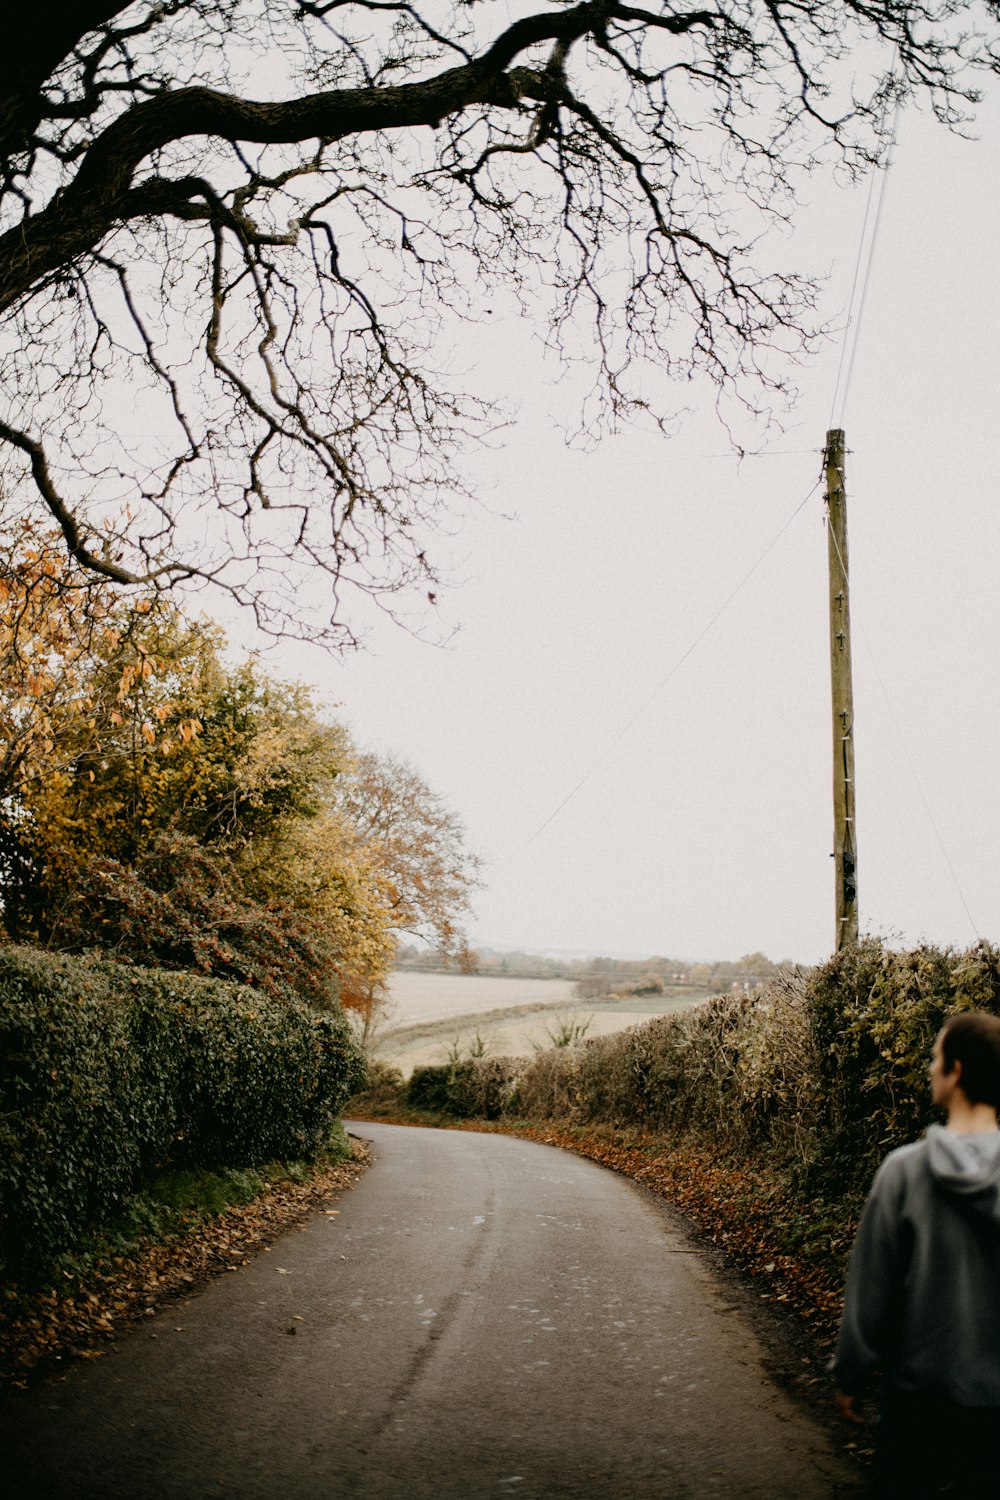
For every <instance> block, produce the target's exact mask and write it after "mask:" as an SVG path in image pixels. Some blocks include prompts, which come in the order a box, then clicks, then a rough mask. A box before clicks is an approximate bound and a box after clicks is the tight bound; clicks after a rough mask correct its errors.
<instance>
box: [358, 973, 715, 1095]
mask: <svg viewBox="0 0 1000 1500" xmlns="http://www.w3.org/2000/svg"><path fill="white" fill-rule="evenodd" d="M704 998H705V995H703V994H692V993H690V992H687V993H683V994H670V993H669V992H668V993H667V994H665V995H644V996H641V997H632V998H630V999H627V1000H606V999H605V1000H596V1001H589V1002H588V1001H583V1000H577V999H576V997H575V995H574V983H573V981H572V980H570V979H508V978H502V977H499V976H498V977H493V976H490V977H488V978H484V977H483V976H482V975H475V974H473V975H464V974H426V973H416V972H407V971H400V972H397V973H396V974H394V975H393V976H392V982H391V985H390V990H389V1006H388V1008H387V1011H386V1014H385V1017H384V1019H383V1021H382V1024H381V1025H380V1026H379V1028H378V1031H377V1033H376V1038H375V1043H374V1046H373V1049H372V1050H373V1052H374V1054H375V1056H376V1057H378V1058H380V1059H382V1060H383V1061H385V1062H389V1063H392V1064H393V1065H394V1066H395V1067H397V1068H400V1069H401V1070H402V1071H403V1073H404V1074H405V1075H407V1076H408V1075H409V1074H410V1073H412V1071H413V1069H414V1068H417V1067H423V1066H426V1065H427V1064H433V1063H443V1062H447V1061H448V1058H449V1055H451V1054H453V1053H454V1051H455V1050H456V1049H457V1050H458V1051H459V1052H460V1053H461V1055H462V1056H468V1055H469V1054H470V1053H471V1052H472V1050H473V1049H474V1048H476V1047H477V1045H478V1043H477V1038H479V1039H481V1041H482V1042H483V1043H484V1044H485V1047H486V1052H487V1054H488V1055H489V1056H491V1057H530V1056H531V1054H532V1053H533V1052H534V1051H535V1050H536V1049H538V1048H540V1047H551V1046H552V1044H553V1035H559V1034H560V1033H561V1031H562V1029H563V1028H564V1027H573V1026H579V1027H583V1026H585V1027H586V1031H585V1036H586V1038H588V1039H589V1038H591V1037H596V1036H607V1035H609V1034H610V1033H612V1032H615V1031H623V1030H625V1029H626V1028H627V1027H629V1026H637V1025H639V1023H640V1022H642V1021H648V1020H649V1019H650V1018H651V1017H652V1016H660V1015H668V1014H669V1013H670V1012H671V1011H675V1010H679V1009H683V1008H684V1007H686V1006H688V1005H690V1004H692V1003H693V1001H695V1000H697V999H704Z"/></svg>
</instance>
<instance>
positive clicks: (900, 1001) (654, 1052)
mask: <svg viewBox="0 0 1000 1500" xmlns="http://www.w3.org/2000/svg"><path fill="white" fill-rule="evenodd" d="M971 1007H976V1008H981V1009H984V1010H988V1011H991V1012H993V1013H994V1014H1000V950H998V949H997V948H994V947H992V946H990V945H989V944H987V943H980V944H978V945H977V946H976V947H974V948H971V949H969V950H968V951H966V952H962V953H955V952H953V951H951V950H941V949H937V948H932V947H922V948H918V949H916V950H915V951H913V952H904V953H899V952H893V951H891V950H889V949H886V948H884V947H883V945H882V944H881V943H880V942H878V941H877V940H874V939H868V940H865V941H864V942H862V943H861V944H859V945H858V946H857V947H855V948H852V949H849V950H847V951H845V952H843V953H840V954H837V955H835V956H834V957H833V958H831V959H830V960H829V961H828V962H827V963H826V964H823V965H821V966H820V967H819V968H816V969H814V970H812V971H811V972H808V973H804V974H803V973H796V972H784V973H779V974H777V975H775V976H774V977H773V978H770V979H768V980H766V981H765V982H764V983H763V984H762V985H760V986H759V987H758V988H757V989H755V990H752V991H749V992H741V993H738V994H733V995H723V996H719V997H718V998H716V999H714V1000H709V1001H706V1002H704V1003H702V1004H696V1005H693V1006H691V1007H690V1008H689V1009H687V1010H684V1011H679V1012H676V1013H675V1014H673V1015H670V1016H663V1017H659V1018H657V1019H655V1020H651V1021H648V1022H646V1023H645V1024H644V1025H641V1026H636V1027H634V1028H632V1029H631V1030H629V1031H622V1032H617V1033H615V1034H612V1035H610V1036H606V1037H598V1038H595V1039H593V1040H591V1041H585V1042H583V1043H582V1044H579V1045H577V1046H574V1047H571V1048H552V1049H550V1050H548V1051H545V1052H541V1053H538V1054H536V1056H534V1057H533V1058H522V1059H517V1060H514V1059H509V1058H507V1059H505V1058H499V1059H496V1058H491V1059H486V1060H483V1061H477V1060H469V1061H466V1062H463V1063H461V1064H459V1065H457V1066H456V1067H452V1068H451V1069H447V1068H439V1069H420V1070H418V1073H415V1074H414V1076H413V1079H412V1080H411V1084H410V1093H409V1101H408V1102H409V1103H411V1104H412V1105H416V1104H417V1101H418V1098H419V1099H420V1101H421V1102H420V1106H419V1107H422V1108H427V1109H440V1110H442V1111H444V1112H446V1113H450V1114H454V1115H467V1116H474V1115H476V1114H479V1115H481V1116H482V1115H485V1116H486V1117H488V1118H495V1115H493V1114H491V1113H488V1111H487V1110H486V1109H485V1108H478V1107H476V1101H477V1099H478V1098H479V1094H478V1093H477V1090H479V1091H481V1093H482V1097H483V1098H484V1099H485V1100H486V1101H487V1102H488V1104H489V1110H490V1111H492V1110H493V1109H499V1110H501V1111H502V1112H503V1113H505V1114H507V1115H508V1116H510V1117H519V1118H522V1119H530V1120H543V1119H552V1120H559V1121H561V1122H564V1123H567V1124H570V1125H591V1124H594V1125H597V1124H600V1125H610V1126H612V1127H615V1128H638V1129H641V1130H644V1131H649V1132H650V1133H652V1134H655V1135H661V1136H665V1137H667V1138H669V1139H670V1140H672V1141H677V1142H688V1143H691V1144H694V1145H698V1146H700V1147H704V1148H705V1149H707V1150H709V1151H710V1152H712V1153H713V1154H714V1155H716V1156H719V1155H725V1156H728V1157H729V1158H731V1159H741V1160H743V1161H746V1162H749V1161H754V1162H756V1163H758V1164H759V1165H761V1166H762V1167H766V1168H767V1169H768V1170H777V1171H778V1172H779V1173H780V1174H781V1175H782V1176H783V1178H784V1179H785V1180H786V1181H787V1182H788V1184H789V1191H790V1193H792V1194H793V1195H794V1196H795V1197H797V1198H798V1199H799V1200H800V1201H801V1202H802V1203H808V1202H810V1201H813V1200H825V1201H827V1202H834V1201H837V1202H842V1203H843V1204H844V1205H845V1207H846V1209H847V1210H849V1211H853V1207H854V1206H856V1204H857V1202H858V1201H859V1199H860V1197H861V1196H862V1195H863V1193H864V1191H865V1190H866V1189H867V1186H868V1184H869V1182H870V1180H871V1177H872V1174H873V1172H874V1171H875V1168H876V1167H877V1165H878V1163H879V1161H880V1160H881V1158H882V1157H883V1156H884V1155H885V1153H886V1151H888V1150H890V1149H891V1148H892V1147H893V1146H897V1145H900V1144H902V1143H903V1142H904V1141H907V1140H912V1139H914V1137H915V1136H917V1135H919V1134H920V1132H921V1131H922V1130H923V1129H924V1128H925V1127H926V1125H927V1124H928V1123H929V1121H930V1119H931V1108H930V1101H929V1095H928V1088H927V1068H928V1061H929V1058H930V1051H931V1047H932V1044H933V1040H934V1036H935V1034H936V1032H937V1031H938V1029H939V1028H940V1026H941V1024H942V1022H943V1020H944V1018H945V1016H946V1015H947V1014H949V1013H950V1012H951V1011H954V1010H959V1009H968V1008H971ZM418 1074H420V1075H425V1076H421V1077H418ZM496 1080H502V1084H500V1085H499V1086H498V1085H497V1082H496Z"/></svg>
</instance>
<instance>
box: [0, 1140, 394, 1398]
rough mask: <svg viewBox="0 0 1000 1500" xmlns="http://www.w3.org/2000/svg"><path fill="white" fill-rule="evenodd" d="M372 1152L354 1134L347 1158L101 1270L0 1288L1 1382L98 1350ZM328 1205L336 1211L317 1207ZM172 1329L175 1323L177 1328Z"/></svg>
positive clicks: (343, 1178)
mask: <svg viewBox="0 0 1000 1500" xmlns="http://www.w3.org/2000/svg"><path fill="white" fill-rule="evenodd" d="M369 1160H370V1156H369V1152H368V1150H367V1148H366V1147H365V1146H364V1145H363V1144H362V1143H361V1142H355V1143H354V1157H353V1159H352V1160H350V1161H345V1162H339V1163H338V1164H337V1165H336V1166H333V1167H327V1168H324V1169H322V1170H320V1171H318V1172H316V1174H315V1175H314V1176H313V1177H311V1178H310V1179H309V1180H308V1181H306V1182H299V1181H295V1180H293V1179H291V1178H287V1179H283V1180H281V1181H279V1182H272V1183H270V1184H269V1185H268V1187H267V1188H266V1190H265V1191H264V1193H262V1194H261V1196H260V1197H259V1198H256V1199H254V1200H253V1201H252V1202H250V1203H246V1204H241V1205H239V1206H236V1207H231V1208H227V1209H225V1210H224V1211H223V1212H222V1213H220V1214H219V1215H218V1217H217V1218H214V1219H211V1220H208V1221H203V1222H199V1223H197V1224H196V1225H194V1226H193V1227H192V1228H191V1229H190V1230H189V1231H188V1232H187V1233H185V1234H182V1235H176V1236H173V1237H172V1238H171V1239H169V1240H165V1241H161V1242H156V1243H151V1244H148V1245H146V1246H145V1247H144V1248H143V1249H142V1250H141V1251H139V1252H138V1253H136V1254H134V1255H129V1256H115V1257H113V1258H111V1259H110V1260H109V1261H108V1262H107V1263H106V1264H104V1265H102V1266H101V1267H100V1268H99V1269H95V1270H93V1271H89V1272H87V1273H84V1274H81V1275H79V1276H77V1275H70V1274H69V1273H67V1272H62V1273H60V1274H61V1276H62V1279H63V1281H64V1285H62V1286H60V1287H59V1288H58V1289H54V1288H47V1289H44V1290H42V1291H35V1292H22V1291H19V1289H18V1288H16V1287H6V1288H4V1289H3V1290H2V1292H0V1386H2V1385H13V1386H15V1387H23V1386H25V1385H27V1383H28V1379H29V1377H31V1376H37V1375H39V1374H43V1373H44V1374H51V1373H53V1371H57V1370H59V1369H60V1368H61V1367H62V1366H63V1365H64V1364H65V1363H66V1362H68V1361H69V1360H70V1359H72V1358H77V1359H96V1358H98V1357H99V1356H100V1355H101V1354H103V1353H104V1351H105V1349H106V1348H107V1347H108V1346H109V1344H110V1343H111V1342H112V1341H113V1340H114V1339H115V1338H116V1337H117V1336H118V1335H120V1334H121V1333H123V1332H124V1331H125V1330H126V1328H128V1327H129V1326H130V1325H133V1324H134V1323H135V1322H137V1321H140V1320H142V1319H143V1318H148V1317H152V1316H153V1315H155V1314H156V1313H157V1312H159V1311H160V1310H161V1309H162V1308H163V1307H165V1306H166V1305H168V1304H169V1303H170V1302H172V1301H174V1300H176V1299H177V1298H178V1297H181V1296H186V1295H187V1294H188V1293H190V1292H192V1291H194V1290H195V1289H196V1288H197V1287H198V1286H200V1285H201V1284H202V1283H203V1282H205V1281H207V1280H208V1279H209V1278H210V1277H212V1276H216V1275H218V1274H220V1273H222V1272H226V1271H230V1272H232V1271H238V1270H239V1269H240V1267H241V1266H245V1265H248V1264H249V1261H250V1257H251V1256H252V1255H256V1254H257V1253H258V1252H260V1251H262V1250H266V1249H267V1248H268V1247H269V1246H270V1244H271V1243H272V1242H273V1241H274V1240H276V1239H277V1238H278V1236H279V1235H281V1234H283V1233H284V1232H285V1230H287V1229H291V1228H292V1227H293V1226H294V1225H295V1224H298V1223H300V1222H301V1221H302V1220H303V1219H305V1218H307V1217H308V1216H309V1215H310V1214H312V1213H315V1212H316V1210H317V1209H318V1208H319V1207H320V1205H321V1204H324V1203H326V1202H327V1201H328V1200H329V1198H330V1196H331V1195H332V1194H333V1193H336V1192H341V1191H343V1190H344V1189H346V1188H349V1187H351V1186H352V1185H353V1183H354V1182H355V1181H356V1180H357V1178H358V1177H359V1176H360V1175H361V1173H362V1172H363V1171H364V1169H365V1167H366V1166H367V1165H368V1162H369ZM323 1211H324V1212H325V1213H333V1212H335V1210H329V1209H326V1210H323ZM175 1331H176V1332H178V1333H180V1332H183V1329H182V1328H178V1329H176V1330H175Z"/></svg>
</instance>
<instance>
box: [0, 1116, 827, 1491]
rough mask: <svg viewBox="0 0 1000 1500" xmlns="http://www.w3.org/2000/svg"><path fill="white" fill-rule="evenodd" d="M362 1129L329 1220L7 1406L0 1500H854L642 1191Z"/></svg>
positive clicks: (418, 1136) (475, 1144)
mask: <svg viewBox="0 0 1000 1500" xmlns="http://www.w3.org/2000/svg"><path fill="white" fill-rule="evenodd" d="M351 1128H352V1129H353V1130H354V1131H355V1132H356V1133H357V1134H360V1135H363V1136H364V1137H366V1138H367V1139H369V1140H371V1141H372V1142H373V1146H374V1153H375V1158H376V1159H375V1162H374V1165H373V1166H372V1167H371V1169H370V1170H369V1171H368V1172H367V1173H366V1174H365V1176H364V1177H363V1178H362V1179H361V1180H360V1182H359V1183H358V1184H357V1185H356V1186H355V1187H354V1188H352V1189H351V1190H350V1191H349V1192H347V1193H345V1194H342V1195H341V1196H340V1197H339V1198H338V1199H337V1200H336V1202H335V1203H334V1204H333V1205H332V1207H333V1208H334V1209H335V1210H336V1212H335V1213H324V1212H321V1213H319V1214H317V1215H316V1216H315V1217H314V1218H312V1219H311V1220H310V1221H309V1222H308V1223H307V1224H306V1225H305V1226H304V1227H303V1228H301V1229H298V1230H294V1231H292V1232H291V1233H290V1234H288V1235H286V1236H285V1237H284V1238H283V1239H281V1240H280V1241H279V1242H278V1243H277V1244H276V1245H274V1246H273V1248H272V1249H271V1250H270V1251H269V1252H267V1253H263V1254H261V1255H259V1256H257V1258H256V1259H255V1260H254V1261H253V1262H252V1263H251V1264H250V1265H248V1266H246V1267H244V1268H243V1269H242V1270H241V1271H239V1272H237V1273H233V1274H230V1275H228V1276H226V1277H224V1278H220V1279H218V1280H216V1281H215V1282H213V1283H212V1284H211V1285H209V1286H208V1287H207V1288H206V1289H205V1290H203V1291H201V1292H199V1293H197V1294H196V1295H194V1296H192V1297H191V1298H190V1299H188V1300H187V1301H186V1302H184V1303H178V1304H174V1305H173V1306H172V1307H171V1308H169V1309H168V1310H167V1311H166V1312H164V1313H162V1314H161V1315H159V1316H157V1317H156V1318H155V1319H153V1318H151V1319H150V1320H149V1322H148V1324H146V1325H144V1326H143V1327H141V1328H140V1329H138V1330H137V1331H136V1332H135V1333H133V1334H131V1335H129V1336H128V1337H126V1338H124V1339H123V1340H122V1341H121V1342H120V1343H119V1344H118V1345H117V1346H116V1348H115V1349H113V1350H112V1351H111V1352H109V1353H108V1354H107V1355H106V1356H105V1357H104V1358H102V1359H99V1360H96V1361H93V1362H92V1363H89V1364H86V1365H79V1366H74V1367H73V1368H72V1369H71V1370H70V1371H69V1372H68V1373H67V1376H66V1378H65V1380H63V1381H61V1382H57V1383H54V1384H49V1385H46V1386H40V1387H38V1388H36V1389H34V1390H32V1391H29V1392H26V1393H19V1394H16V1396H15V1398H14V1399H12V1400H8V1401H6V1402H5V1403H4V1405H3V1407H2V1409H0V1493H3V1494H5V1495H7V1496H9V1497H10V1500H14V1497H22V1496H31V1497H43V1496H59V1497H60V1500H63V1497H65V1500H73V1497H98V1496H101V1497H122V1500H125V1497H128V1500H159V1497H171V1500H173V1497H177V1500H181V1497H183V1500H193V1497H200V1496H239V1497H247V1500H257V1497H267V1500H285V1497H288V1500H320V1497H323V1500H341V1497H343V1500H480V1497H498V1500H499V1497H506V1496H513V1497H516V1500H564V1497H565V1500H569V1497H574V1500H576V1497H581V1500H584V1497H586V1500H590V1497H594V1500H654V1497H655V1500H689V1497H691V1500H701V1497H713V1500H715V1497H718V1500H723V1497H724V1500H754V1497H761V1500H764V1497H766V1500H783V1497H787V1500H829V1497H832V1496H848V1495H851V1494H853V1493H854V1491H855V1480H854V1476H853V1474H852V1471H851V1470H850V1469H849V1468H848V1467H847V1466H846V1465H845V1461H844V1460H843V1459H841V1458H840V1457H839V1456H838V1454H837V1453H836V1451H835V1449H834V1448H833V1447H832V1446H831V1443H830V1441H829V1439H828V1436H827V1434H826V1432H825V1430H824V1429H823V1428H822V1427H820V1426H817V1424H816V1423H815V1422H814V1420H813V1419H812V1418H811V1416H810V1415H809V1413H808V1412H807V1411H805V1410H804V1409H803V1408H802V1406H801V1405H800V1404H798V1403H797V1402H796V1401H795V1400H794V1399H793V1398H791V1397H790V1396H789V1395H787V1394H786V1393H785V1392H784V1391H783V1390H782V1389H781V1388H780V1387H779V1386H778V1385H776V1384H775V1383H774V1382H773V1381H772V1380H771V1379H770V1378H769V1376H768V1374H767V1372H766V1368H765V1365H766V1360H765V1353H764V1350H763V1348H762V1346H761V1344H760V1343H759V1341H758V1338H757V1337H756V1335H755V1333H754V1331H753V1326H752V1322H751V1321H750V1320H748V1318H747V1316H746V1314H745V1310H744V1309H743V1308H742V1307H741V1305H740V1298H739V1296H738V1295H734V1293H733V1291H732V1289H731V1288H730V1287H728V1286H727V1284H726V1283H725V1282H723V1281H720V1280H719V1279H718V1278H717V1276H716V1275H715V1273H714V1271H713V1270H712V1268H711V1265H710V1263H709V1261H708V1259H707V1257H706V1254H705V1253H704V1252H703V1250H702V1249H700V1248H699V1246H698V1244H697V1242H696V1241H695V1240H693V1239H692V1238H690V1237H689V1236H688V1234H687V1233H686V1231H685V1230H684V1228H683V1225H682V1222H681V1221H680V1220H679V1219H678V1218H677V1217H676V1216H675V1215H674V1214H673V1213H672V1212H671V1210H670V1209H669V1208H667V1207H666V1206H664V1205H662V1204H661V1203H660V1202H659V1201H658V1200H656V1199H655V1198H653V1197H652V1196H651V1195H649V1194H647V1193H645V1192H644V1191H643V1190H642V1189H641V1188H638V1187H637V1186H635V1185H634V1184H633V1183H630V1182H629V1181H627V1180H626V1179H624V1178H620V1177H617V1176H616V1175H615V1174H613V1173H612V1172H609V1171H606V1170H605V1169H603V1168H601V1167H599V1166H596V1165H594V1164H593V1163H591V1162H587V1161H584V1160H581V1159H580V1158H577V1157H575V1156H572V1155H570V1154H568V1153H566V1152H562V1151H558V1150H556V1149H554V1148H551V1147H546V1146H539V1145H536V1144H534V1143H532V1142H527V1141H519V1140H515V1139H511V1138H509V1137H505V1136H494V1135H476V1134H472V1133H466V1132H456V1131H432V1130H413V1129H408V1128H403V1127H395V1126H377V1125H358V1126H353V1127H351Z"/></svg>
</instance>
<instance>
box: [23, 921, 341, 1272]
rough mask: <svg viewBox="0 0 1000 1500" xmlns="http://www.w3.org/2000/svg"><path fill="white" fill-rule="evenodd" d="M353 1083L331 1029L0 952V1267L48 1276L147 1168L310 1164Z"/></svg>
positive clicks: (190, 979)
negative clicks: (47, 1269) (50, 1264)
mask: <svg viewBox="0 0 1000 1500" xmlns="http://www.w3.org/2000/svg"><path fill="white" fill-rule="evenodd" d="M363 1081H364V1062H363V1059H362V1056H361V1054H360V1052H359V1050H358V1048H357V1046H356V1044H355V1042H354V1040H353V1036H352V1034H351V1031H350V1028H349V1026H348V1024H347V1022H346V1021H345V1020H344V1017H343V1016H342V1015H341V1014H339V1013H324V1014H318V1013H316V1012H314V1011H311V1010H309V1009H308V1008H307V1007H306V1006H304V1005H302V1004H299V1003H297V1002H295V1001H293V1000H283V999H276V998H271V997H269V996H266V995H262V994H261V992H260V991H259V990H250V989H247V988H245V987H242V986H239V985H233V984H227V983H224V982H222V981H220V980H214V979H206V978H202V977H200V976H196V975H189V974H178V973H169V972H166V971H163V970H148V969H133V968H128V967H126V966H123V965H118V964H114V963H110V962H107V961H105V962H100V961H96V960H89V959H72V958H66V957H61V956H58V955H54V954H49V953H45V952H43V951H41V950H39V949H37V948H26V947H25V948H20V947H2V948H0V1266H2V1267H3V1268H4V1269H5V1270H6V1271H7V1272H8V1274H11V1273H15V1272H20V1271H22V1270H24V1269H30V1268H31V1267H32V1266H35V1265H37V1264H40V1263H42V1262H44V1261H45V1260H46V1259H48V1258H50V1257H51V1256H52V1255H53V1254H55V1253H57V1252H58V1251H59V1250H61V1249H63V1248H65V1247H66V1246H68V1245H70V1244H71V1243H72V1241H73V1239H74V1238H75V1237H76V1236H77V1235H78V1234H79V1233H80V1231H81V1230H82V1229H83V1228H84V1227H85V1226H86V1224H87V1223H88V1222H90V1221H91V1220H92V1219H94V1218H95V1217H98V1216H100V1215H102V1214H104V1213H106V1212H107V1211H108V1210H109V1209H111V1208H113V1206H114V1205H115V1204H116V1203H117V1202H118V1201H119V1200H120V1199H121V1198H122V1197H123V1196H124V1195H125V1194H126V1193H127V1192H128V1191H129V1190H130V1189H131V1188H132V1187H134V1186H135V1184H136V1183H137V1182H138V1181H139V1180H140V1179H141V1177H142V1175H143V1174H144V1173H145V1172H147V1171H149V1170H152V1169H154V1168H157V1167H162V1166H165V1165H181V1164H183V1165H198V1166H205V1167H220V1166H230V1167H240V1166H252V1165H257V1164H260V1163H262V1162H265V1161H269V1160H274V1159H281V1158H286V1159H306V1158H308V1157H309V1156H310V1155H312V1154H313V1153H314V1152H315V1151H316V1149H317V1147H318V1146H319V1144H320V1143H321V1142H322V1140H323V1138H324V1137H325V1135H326V1134H327V1132H328V1131H329V1128H330V1126H331V1124H332V1122H333V1120H334V1118H335V1117H336V1115H337V1113H338V1111H339V1110H340V1108H341V1106H342V1105H343V1103H344V1102H345V1100H346V1099H348V1098H349V1097H350V1096H351V1094H352V1093H354V1092H356V1091H357V1089H358V1088H359V1087H360V1085H361V1084H362V1083H363Z"/></svg>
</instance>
